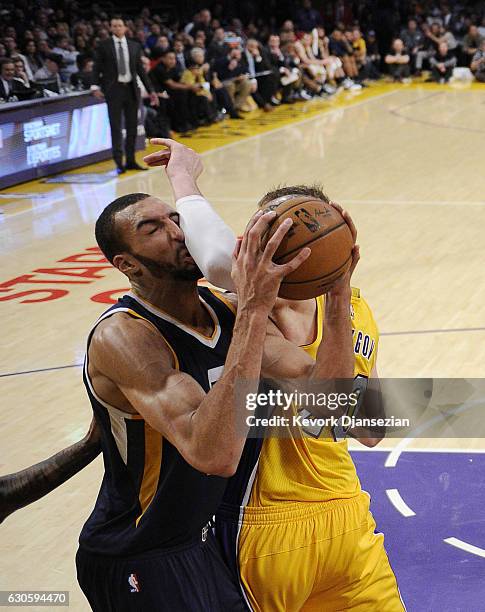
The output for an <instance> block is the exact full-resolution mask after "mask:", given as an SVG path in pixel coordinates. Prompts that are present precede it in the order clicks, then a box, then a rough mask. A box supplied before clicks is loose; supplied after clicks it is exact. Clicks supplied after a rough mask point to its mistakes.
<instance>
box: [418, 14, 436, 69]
mask: <svg viewBox="0 0 485 612" xmlns="http://www.w3.org/2000/svg"><path fill="white" fill-rule="evenodd" d="M423 35H424V40H423V44H422V46H421V48H420V49H419V50H418V52H417V53H416V60H415V62H416V63H415V68H416V74H417V75H420V74H421V71H422V70H423V65H424V62H425V61H428V60H429V58H430V57H432V56H433V55H434V54H435V53H436V51H437V50H438V45H439V43H440V38H439V35H440V26H439V24H438V23H432V24H431V27H429V26H428V24H423Z"/></svg>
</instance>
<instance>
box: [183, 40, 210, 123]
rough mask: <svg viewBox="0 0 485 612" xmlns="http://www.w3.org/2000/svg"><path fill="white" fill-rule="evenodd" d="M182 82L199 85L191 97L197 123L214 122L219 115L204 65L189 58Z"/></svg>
mask: <svg viewBox="0 0 485 612" xmlns="http://www.w3.org/2000/svg"><path fill="white" fill-rule="evenodd" d="M195 48H196V49H197V47H195ZM180 82H181V83H184V84H185V85H199V87H198V89H197V90H196V91H195V96H191V97H190V99H189V102H190V103H191V104H192V109H191V110H192V115H193V116H194V117H195V118H196V121H197V125H210V124H211V123H213V122H214V121H215V119H216V116H217V107H216V104H215V101H214V97H213V95H212V93H211V91H210V83H209V82H208V81H206V79H205V76H204V69H203V67H202V66H201V65H200V64H198V63H197V62H196V61H195V60H193V59H189V60H188V61H187V68H186V69H185V70H184V71H183V73H182V76H181V77H180Z"/></svg>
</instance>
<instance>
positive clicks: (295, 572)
mask: <svg viewBox="0 0 485 612" xmlns="http://www.w3.org/2000/svg"><path fill="white" fill-rule="evenodd" d="M375 527H376V525H375V522H374V519H373V517H372V514H371V513H370V511H369V496H368V495H367V493H361V494H359V495H358V496H356V497H353V498H350V499H343V500H335V501H330V502H322V503H318V504H316V503H308V504H304V503H288V504H283V503H281V504H279V505H276V506H271V507H246V508H244V509H243V510H240V511H239V509H231V508H229V507H224V506H223V507H222V508H221V509H220V510H219V512H218V514H217V520H216V533H217V537H218V538H219V540H220V542H221V544H222V546H223V548H224V551H225V555H226V557H227V561H231V560H230V559H229V557H230V556H232V564H233V565H232V566H233V568H234V567H236V566H237V568H238V570H239V580H240V583H241V586H242V587H243V589H244V592H245V595H246V597H247V600H248V602H249V604H250V605H251V607H252V609H253V610H255V611H261V612H296V611H297V610H302V611H305V612H313V611H315V612H316V611H319V612H321V611H322V610H323V611H325V612H331V611H334V610H335V611H336V610H355V611H359V612H364V611H365V612H376V611H377V610H378V611H379V612H402V611H403V610H404V609H405V608H404V605H403V603H402V601H401V597H400V594H399V589H398V587H397V582H396V578H395V576H394V573H393V571H392V569H391V566H390V564H389V560H388V558H387V554H386V551H385V549H384V536H383V535H382V534H379V533H375Z"/></svg>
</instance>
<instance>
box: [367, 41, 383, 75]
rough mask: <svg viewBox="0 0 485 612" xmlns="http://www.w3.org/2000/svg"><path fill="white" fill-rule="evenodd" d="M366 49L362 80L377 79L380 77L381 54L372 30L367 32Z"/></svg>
mask: <svg viewBox="0 0 485 612" xmlns="http://www.w3.org/2000/svg"><path fill="white" fill-rule="evenodd" d="M366 48H367V53H366V63H365V66H364V78H366V79H379V78H380V76H381V71H380V64H381V54H380V53H379V45H378V44H377V39H376V33H375V32H374V30H369V32H367V40H366Z"/></svg>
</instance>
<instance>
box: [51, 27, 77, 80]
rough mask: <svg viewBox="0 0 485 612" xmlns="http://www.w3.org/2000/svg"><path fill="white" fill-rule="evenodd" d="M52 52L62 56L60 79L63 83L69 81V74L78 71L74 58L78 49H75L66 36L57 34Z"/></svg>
mask: <svg viewBox="0 0 485 612" xmlns="http://www.w3.org/2000/svg"><path fill="white" fill-rule="evenodd" d="M52 52H53V53H56V54H57V55H60V56H61V57H62V68H61V71H60V74H61V79H62V80H63V82H64V83H68V82H70V80H71V75H72V74H74V73H75V72H77V71H78V67H77V63H76V59H77V56H78V55H79V51H76V49H75V48H74V46H73V45H72V44H71V41H70V39H69V37H68V36H59V37H58V38H57V45H56V46H55V47H54V48H53V49H52Z"/></svg>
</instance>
